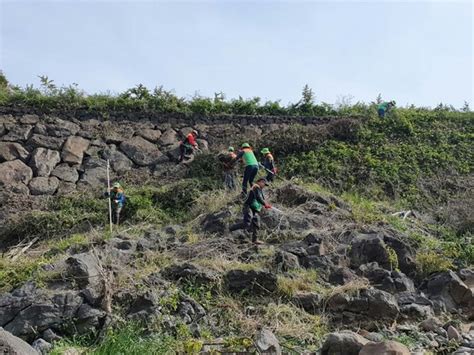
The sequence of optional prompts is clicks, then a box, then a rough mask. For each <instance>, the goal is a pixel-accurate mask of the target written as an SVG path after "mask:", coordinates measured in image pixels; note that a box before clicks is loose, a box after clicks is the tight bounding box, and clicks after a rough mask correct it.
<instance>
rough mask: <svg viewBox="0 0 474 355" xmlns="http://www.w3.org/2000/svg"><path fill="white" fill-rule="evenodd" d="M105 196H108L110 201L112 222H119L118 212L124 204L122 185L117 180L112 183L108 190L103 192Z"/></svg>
mask: <svg viewBox="0 0 474 355" xmlns="http://www.w3.org/2000/svg"><path fill="white" fill-rule="evenodd" d="M105 196H106V197H108V198H110V201H111V202H112V223H114V224H119V222H120V213H121V212H122V209H123V206H124V205H125V192H124V191H123V189H122V186H120V184H119V183H118V182H116V183H114V184H113V185H112V188H111V189H110V191H109V192H106V193H105Z"/></svg>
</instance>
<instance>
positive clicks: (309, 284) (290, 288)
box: [278, 269, 324, 298]
mask: <svg viewBox="0 0 474 355" xmlns="http://www.w3.org/2000/svg"><path fill="white" fill-rule="evenodd" d="M317 281H318V273H317V271H316V270H311V269H309V270H295V271H294V272H292V273H290V274H289V275H288V276H282V275H278V292H279V293H280V295H281V296H283V297H287V298H292V297H294V296H295V295H296V294H297V293H300V292H318V293H321V292H322V291H323V290H324V289H323V287H322V286H321V285H320V284H318V283H317Z"/></svg>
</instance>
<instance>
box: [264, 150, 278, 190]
mask: <svg viewBox="0 0 474 355" xmlns="http://www.w3.org/2000/svg"><path fill="white" fill-rule="evenodd" d="M260 153H262V154H263V161H262V162H261V163H260V164H261V165H262V166H263V167H264V168H265V170H266V172H267V176H266V179H267V181H268V182H273V179H274V178H275V175H276V174H277V168H276V166H275V159H273V155H272V153H271V152H270V149H268V148H263V149H262V150H261V151H260Z"/></svg>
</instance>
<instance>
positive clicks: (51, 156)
mask: <svg viewBox="0 0 474 355" xmlns="http://www.w3.org/2000/svg"><path fill="white" fill-rule="evenodd" d="M60 161H61V158H60V156H59V152H58V151H56V150H51V149H46V148H36V149H35V150H34V151H33V153H32V154H31V159H30V163H29V164H30V166H31V168H32V169H33V172H34V174H35V176H46V177H47V176H49V175H50V174H51V171H53V169H54V167H55V166H56V165H57V164H58V163H59V162H60Z"/></svg>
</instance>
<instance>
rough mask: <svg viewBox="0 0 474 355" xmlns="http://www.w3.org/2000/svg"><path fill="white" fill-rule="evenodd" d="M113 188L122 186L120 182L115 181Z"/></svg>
mask: <svg viewBox="0 0 474 355" xmlns="http://www.w3.org/2000/svg"><path fill="white" fill-rule="evenodd" d="M112 187H113V188H115V187H116V188H120V184H119V183H118V182H115V183H114V184H113V185H112Z"/></svg>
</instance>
